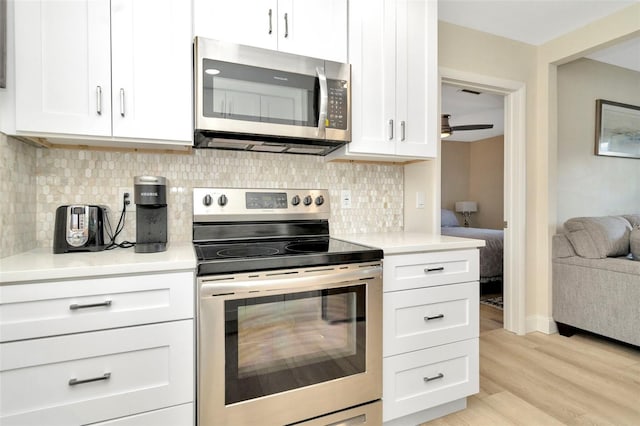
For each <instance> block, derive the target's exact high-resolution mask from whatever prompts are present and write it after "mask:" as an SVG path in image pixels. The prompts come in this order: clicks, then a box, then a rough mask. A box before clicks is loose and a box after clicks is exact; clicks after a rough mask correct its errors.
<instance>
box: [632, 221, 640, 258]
mask: <svg viewBox="0 0 640 426" xmlns="http://www.w3.org/2000/svg"><path fill="white" fill-rule="evenodd" d="M629 243H630V245H631V254H632V255H633V260H637V261H640V225H636V226H634V227H633V229H632V230H631V237H629Z"/></svg>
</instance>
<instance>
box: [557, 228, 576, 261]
mask: <svg viewBox="0 0 640 426" xmlns="http://www.w3.org/2000/svg"><path fill="white" fill-rule="evenodd" d="M573 256H577V254H576V251H575V250H574V249H573V245H571V242H570V241H569V239H568V238H567V236H566V234H556V235H554V236H553V239H552V240H551V257H552V259H558V258H563V257H573Z"/></svg>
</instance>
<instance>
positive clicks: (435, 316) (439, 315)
mask: <svg viewBox="0 0 640 426" xmlns="http://www.w3.org/2000/svg"><path fill="white" fill-rule="evenodd" d="M440 318H444V314H438V315H434V316H432V317H424V320H425V321H431V320H434V319H440Z"/></svg>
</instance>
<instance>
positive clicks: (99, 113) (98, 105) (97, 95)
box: [96, 86, 102, 115]
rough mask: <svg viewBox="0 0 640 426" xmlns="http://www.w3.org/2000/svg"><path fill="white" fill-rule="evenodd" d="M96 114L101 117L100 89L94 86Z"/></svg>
mask: <svg viewBox="0 0 640 426" xmlns="http://www.w3.org/2000/svg"><path fill="white" fill-rule="evenodd" d="M96 112H97V113H98V115H102V87H100V86H96Z"/></svg>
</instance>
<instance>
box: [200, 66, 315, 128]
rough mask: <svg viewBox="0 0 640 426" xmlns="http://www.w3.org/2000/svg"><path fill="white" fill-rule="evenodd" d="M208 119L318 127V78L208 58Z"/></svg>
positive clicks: (205, 102)
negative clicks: (316, 98) (316, 99)
mask: <svg viewBox="0 0 640 426" xmlns="http://www.w3.org/2000/svg"><path fill="white" fill-rule="evenodd" d="M203 78H204V79H205V81H204V85H203V90H204V93H203V113H204V115H205V117H213V118H224V119H231V120H241V121H254V122H263V123H275V124H285V125H295V126H308V127H316V125H317V112H316V111H315V109H316V108H315V104H316V102H315V97H316V96H317V91H316V80H317V79H316V78H315V77H313V76H306V75H301V74H294V73H285V72H280V71H275V70H270V69H264V68H258V67H250V66H246V65H238V64H229V63H224V62H220V61H211V60H206V59H205V73H204V75H203Z"/></svg>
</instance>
